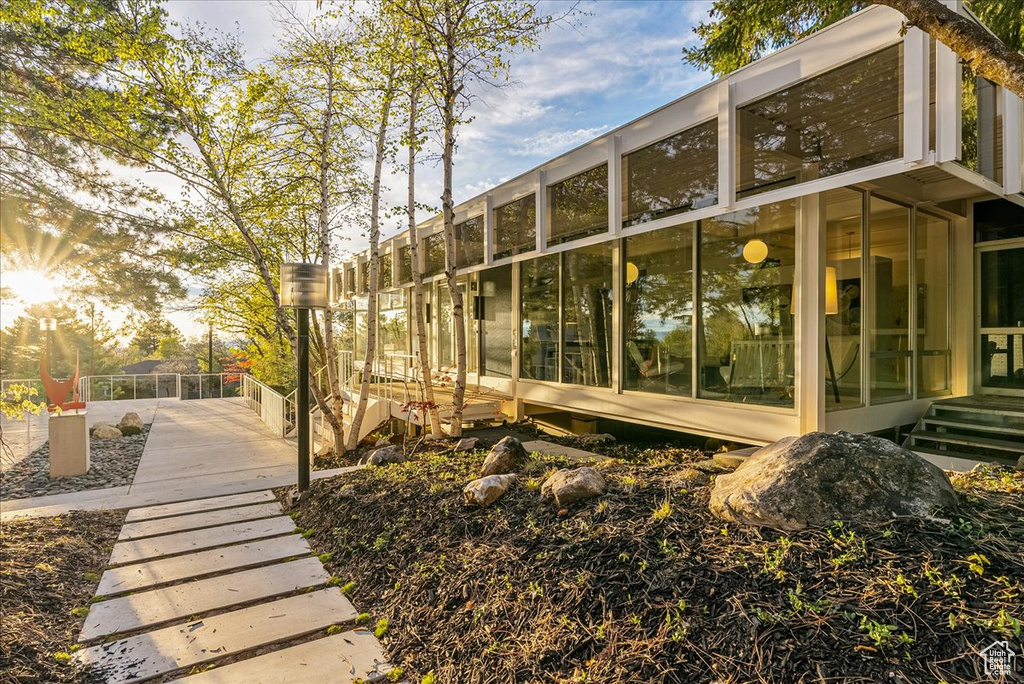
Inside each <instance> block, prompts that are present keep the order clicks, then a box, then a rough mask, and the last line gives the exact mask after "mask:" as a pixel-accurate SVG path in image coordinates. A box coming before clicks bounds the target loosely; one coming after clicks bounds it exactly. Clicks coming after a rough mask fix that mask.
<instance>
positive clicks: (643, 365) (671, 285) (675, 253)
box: [622, 223, 696, 396]
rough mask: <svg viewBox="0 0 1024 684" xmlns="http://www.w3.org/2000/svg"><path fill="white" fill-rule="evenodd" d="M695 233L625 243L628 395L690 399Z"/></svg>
mask: <svg viewBox="0 0 1024 684" xmlns="http://www.w3.org/2000/svg"><path fill="white" fill-rule="evenodd" d="M695 229H696V224H693V223H686V224H683V225H681V226H673V227H672V228H665V229H663V230H657V231H654V232H652V233H644V234H642V235H635V236H631V237H628V238H626V240H625V253H624V257H623V259H624V262H625V264H626V268H625V284H626V287H625V308H624V310H623V318H622V322H623V328H624V335H625V337H624V348H623V362H622V364H623V365H622V368H623V387H624V388H625V389H628V390H640V391H642V392H656V393H658V394H677V395H684V396H690V394H691V388H692V384H693V383H692V381H691V375H692V368H693V353H692V351H691V350H692V348H693V346H692V336H693V235H694V231H695Z"/></svg>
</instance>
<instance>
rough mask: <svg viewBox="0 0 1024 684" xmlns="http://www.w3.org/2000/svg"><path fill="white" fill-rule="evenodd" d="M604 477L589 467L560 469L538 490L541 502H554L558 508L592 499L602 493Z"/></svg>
mask: <svg viewBox="0 0 1024 684" xmlns="http://www.w3.org/2000/svg"><path fill="white" fill-rule="evenodd" d="M604 486H605V482H604V477H603V476H602V475H601V473H599V472H597V470H596V469H594V468H591V467H590V466H584V467H582V468H575V469H570V468H562V469H561V470H559V471H558V472H556V473H555V474H554V475H552V476H551V477H549V478H548V479H547V480H545V481H544V484H543V485H542V486H541V488H540V498H541V501H550V500H552V499H554V500H555V503H557V504H558V506H559V507H562V506H568V505H569V504H571V503H573V502H575V501H582V500H584V499H592V498H594V497H595V496H600V495H601V494H603V493H604Z"/></svg>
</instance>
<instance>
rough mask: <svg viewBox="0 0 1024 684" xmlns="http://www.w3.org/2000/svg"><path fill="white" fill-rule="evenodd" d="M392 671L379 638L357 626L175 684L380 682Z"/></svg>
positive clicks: (193, 676) (181, 680)
mask: <svg viewBox="0 0 1024 684" xmlns="http://www.w3.org/2000/svg"><path fill="white" fill-rule="evenodd" d="M390 671H391V666H390V665H388V664H387V663H386V662H385V660H384V651H383V649H381V646H380V643H379V642H378V641H377V639H376V638H374V636H373V635H372V634H370V633H369V632H367V631H365V630H361V629H357V630H352V631H350V632H342V633H341V634H335V635H334V636H329V637H325V638H323V639H317V640H315V641H308V642H306V643H304V644H299V645H298V646H291V647H289V648H282V649H280V650H278V651H274V652H272V653H266V654H264V655H261V656H256V657H255V658H250V659H248V660H241V661H239V662H237V663H231V664H230V665H224V666H223V667H215V668H213V669H212V670H207V671H206V672H203V673H200V674H196V675H192V676H190V677H183V678H181V679H175V680H174V681H173V682H172V684H253V682H259V683H260V684H295V682H302V683H303V684H350V683H351V682H356V681H365V682H379V681H382V680H383V679H384V678H385V676H386V675H387V673H388V672H390Z"/></svg>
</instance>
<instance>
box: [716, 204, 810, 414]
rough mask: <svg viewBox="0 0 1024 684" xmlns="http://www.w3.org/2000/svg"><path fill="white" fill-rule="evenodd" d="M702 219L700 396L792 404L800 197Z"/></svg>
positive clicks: (749, 401) (748, 401) (723, 399)
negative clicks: (797, 230) (793, 306)
mask: <svg viewBox="0 0 1024 684" xmlns="http://www.w3.org/2000/svg"><path fill="white" fill-rule="evenodd" d="M699 226H700V228H699V232H700V240H699V249H700V252H699V263H700V281H699V306H700V317H701V318H700V320H701V328H700V336H699V337H698V360H699V363H700V368H699V370H700V373H699V376H698V377H699V391H698V396H700V397H704V398H708V399H719V400H722V401H736V402H744V403H749V404H766V405H772V406H788V407H791V406H793V395H794V365H793V364H794V351H795V349H794V339H793V327H794V320H793V319H794V316H793V310H792V301H793V283H794V278H795V276H796V205H795V202H793V201H788V202H779V203H776V204H767V205H763V206H760V207H756V208H754V209H749V210H746V211H740V212H734V213H732V214H726V215H724V216H720V217H717V218H715V219H710V220H707V221H701V222H700V224H699Z"/></svg>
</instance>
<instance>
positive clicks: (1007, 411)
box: [932, 402, 1024, 421]
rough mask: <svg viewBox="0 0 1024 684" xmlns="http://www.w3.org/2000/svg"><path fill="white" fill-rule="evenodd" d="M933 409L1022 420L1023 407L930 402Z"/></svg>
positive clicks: (1023, 414) (1023, 416)
mask: <svg viewBox="0 0 1024 684" xmlns="http://www.w3.org/2000/svg"><path fill="white" fill-rule="evenodd" d="M932 410H934V411H952V412H954V413H982V414H986V415H992V416H1007V417H1010V418H1016V419H1018V420H1022V421H1024V408H1017V407H1015V406H1007V405H999V406H981V405H976V404H957V403H947V402H941V403H936V404H932Z"/></svg>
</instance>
